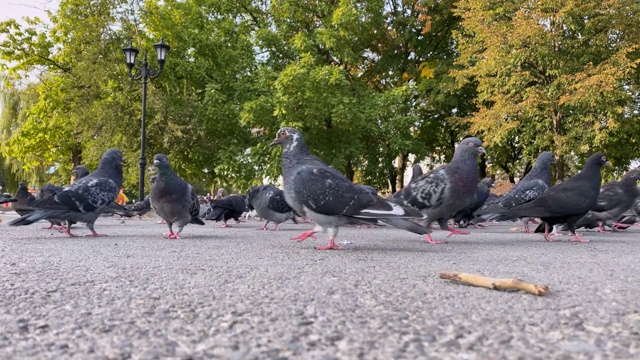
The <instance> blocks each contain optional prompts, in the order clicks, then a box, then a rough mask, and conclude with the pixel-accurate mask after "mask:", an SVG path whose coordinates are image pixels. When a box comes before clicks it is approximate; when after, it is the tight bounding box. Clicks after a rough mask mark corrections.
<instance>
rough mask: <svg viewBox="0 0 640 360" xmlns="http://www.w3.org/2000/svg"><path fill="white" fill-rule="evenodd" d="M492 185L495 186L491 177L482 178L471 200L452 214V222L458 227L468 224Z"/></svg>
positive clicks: (487, 195) (485, 199)
mask: <svg viewBox="0 0 640 360" xmlns="http://www.w3.org/2000/svg"><path fill="white" fill-rule="evenodd" d="M492 187H495V185H493V179H492V178H490V177H487V178H484V179H482V180H481V181H480V182H479V183H478V188H477V189H476V193H475V195H473V199H471V202H470V203H469V204H468V205H467V206H465V208H464V209H462V210H460V211H458V212H457V213H455V215H453V222H454V223H455V224H457V225H458V227H461V228H464V227H467V226H468V225H469V222H470V221H471V220H472V219H473V213H474V212H475V211H476V210H478V209H479V208H480V207H482V205H483V204H484V203H485V201H487V198H488V197H489V194H490V193H491V188H492Z"/></svg>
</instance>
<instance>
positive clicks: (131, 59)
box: [122, 39, 170, 201]
mask: <svg viewBox="0 0 640 360" xmlns="http://www.w3.org/2000/svg"><path fill="white" fill-rule="evenodd" d="M153 47H154V48H155V49H156V52H157V53H158V70H154V69H152V68H150V67H149V63H147V51H146V50H144V52H143V58H142V67H141V68H139V69H136V70H135V72H134V71H133V66H134V65H135V63H136V57H137V56H138V53H139V52H140V51H138V49H136V48H134V47H133V46H131V45H129V46H127V47H126V48H123V49H122V51H123V52H124V55H125V57H126V62H127V67H128V68H129V77H130V78H131V80H140V79H142V124H141V128H142V131H141V134H140V190H139V198H140V201H143V200H144V172H145V168H146V166H147V159H146V158H145V155H144V151H145V148H146V145H147V144H146V123H145V117H146V115H147V80H148V79H155V78H157V77H158V76H160V74H161V73H162V67H163V66H164V62H165V60H166V59H167V53H168V52H169V49H170V47H169V45H167V44H165V42H164V40H163V39H161V40H160V42H159V43H157V44H155V45H153Z"/></svg>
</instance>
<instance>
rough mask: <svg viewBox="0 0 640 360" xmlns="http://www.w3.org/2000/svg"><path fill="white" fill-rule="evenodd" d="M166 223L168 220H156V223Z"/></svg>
mask: <svg viewBox="0 0 640 360" xmlns="http://www.w3.org/2000/svg"><path fill="white" fill-rule="evenodd" d="M166 223H167V222H166V221H164V220H158V221H156V224H166Z"/></svg>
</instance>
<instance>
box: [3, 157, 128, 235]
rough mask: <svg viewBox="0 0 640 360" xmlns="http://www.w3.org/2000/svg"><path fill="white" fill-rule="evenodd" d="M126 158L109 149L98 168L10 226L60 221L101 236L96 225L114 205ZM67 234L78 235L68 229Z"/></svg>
mask: <svg viewBox="0 0 640 360" xmlns="http://www.w3.org/2000/svg"><path fill="white" fill-rule="evenodd" d="M123 163H124V158H123V157H122V153H121V152H120V150H117V149H109V150H107V151H106V152H105V153H104V154H103V155H102V158H101V159H100V163H99V164H98V168H97V169H96V171H94V172H92V173H91V174H89V175H88V176H86V177H84V178H82V179H80V180H78V181H76V182H74V183H73V184H71V185H69V186H67V187H66V188H64V189H63V190H62V191H60V192H58V193H56V194H55V195H53V196H50V197H48V198H45V199H42V200H36V201H34V202H33V203H32V204H31V207H32V208H33V209H34V211H33V212H32V213H30V214H27V215H24V216H21V217H19V218H18V219H15V220H13V221H11V222H10V223H9V225H12V226H22V225H29V224H32V223H34V222H36V221H38V220H41V219H45V218H46V219H60V220H63V221H67V223H69V222H72V221H73V222H84V223H86V224H87V227H88V228H89V230H91V236H105V235H103V234H98V233H97V232H96V231H95V230H94V228H93V225H94V223H95V221H96V219H97V218H98V216H100V214H102V212H103V211H105V209H106V208H107V206H109V204H110V203H112V202H113V201H114V200H115V199H116V196H118V192H119V190H120V187H121V186H122V164H123ZM66 233H67V235H69V236H76V235H75V234H72V233H71V231H70V227H69V226H67V229H66Z"/></svg>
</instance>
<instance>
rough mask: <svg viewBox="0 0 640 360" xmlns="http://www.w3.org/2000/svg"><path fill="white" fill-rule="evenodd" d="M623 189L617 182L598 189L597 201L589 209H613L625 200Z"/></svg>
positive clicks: (598, 210)
mask: <svg viewBox="0 0 640 360" xmlns="http://www.w3.org/2000/svg"><path fill="white" fill-rule="evenodd" d="M624 200H625V194H624V191H623V190H622V189H621V188H620V186H619V184H618V183H613V184H610V185H605V186H603V187H602V188H601V189H600V194H598V202H597V203H596V205H595V206H594V207H593V208H592V209H591V210H593V211H597V212H604V211H607V210H611V209H615V208H617V207H619V206H622V204H623V203H624V202H625V201H624Z"/></svg>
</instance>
